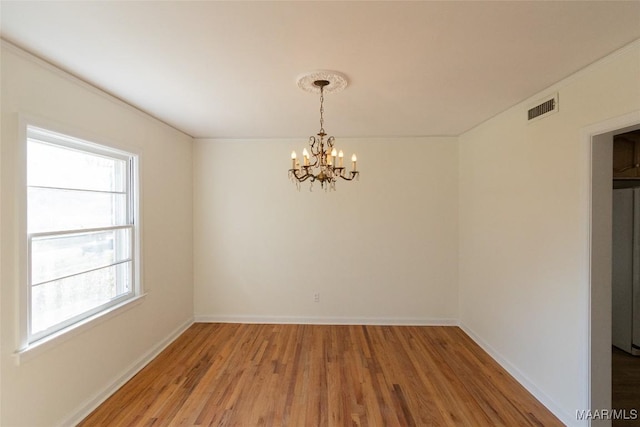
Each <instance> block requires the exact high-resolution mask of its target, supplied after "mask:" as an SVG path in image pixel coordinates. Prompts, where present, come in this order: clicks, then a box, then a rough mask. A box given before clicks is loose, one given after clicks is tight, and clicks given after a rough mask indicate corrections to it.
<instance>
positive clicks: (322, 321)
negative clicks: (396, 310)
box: [195, 315, 458, 326]
mask: <svg viewBox="0 0 640 427" xmlns="http://www.w3.org/2000/svg"><path fill="white" fill-rule="evenodd" d="M195 322H199V323H265V324H299V325H390V326H391V325H393V326H458V320H457V319H446V318H445V319H430V318H414V317H306V316H229V315H214V316H212V315H197V316H195Z"/></svg>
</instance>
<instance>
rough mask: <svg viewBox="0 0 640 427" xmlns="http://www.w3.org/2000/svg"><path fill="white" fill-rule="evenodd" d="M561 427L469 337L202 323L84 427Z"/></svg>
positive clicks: (431, 330)
mask: <svg viewBox="0 0 640 427" xmlns="http://www.w3.org/2000/svg"><path fill="white" fill-rule="evenodd" d="M169 425H170V426H210V425H211V426H294V427H298V426H301V427H304V426H560V425H562V423H561V422H560V421H559V420H558V419H557V418H555V417H554V416H553V415H552V414H551V413H550V412H549V411H548V410H547V409H546V408H545V407H544V406H543V405H542V404H541V403H539V402H538V401H537V400H536V399H535V398H534V397H533V396H531V395H530V394H529V393H528V392H527V391H526V390H525V389H524V388H523V387H522V386H521V385H520V384H519V383H518V382H516V381H515V380H514V379H513V378H512V377H511V376H510V375H509V374H507V372H505V371H504V370H503V369H502V368H501V367H500V366H499V365H498V364H497V363H496V362H495V361H493V359H491V358H490V357H489V356H488V355H487V354H486V353H485V352H484V351H483V350H482V349H480V347H478V346H477V345H476V344H475V343H474V342H473V341H472V340H471V339H470V338H469V337H468V336H467V335H466V334H465V333H464V332H463V331H462V330H461V329H459V328H457V327H411V326H324V325H250V324H215V323H196V324H194V325H192V326H191V327H190V328H189V329H188V330H187V331H186V332H185V333H184V334H182V335H181V336H180V337H179V338H178V339H177V340H176V341H175V342H173V343H172V344H171V345H170V346H169V347H168V348H167V349H165V350H164V351H163V352H162V353H161V354H160V355H159V356H158V357H157V358H156V359H154V360H153V361H152V362H151V363H150V364H149V365H148V366H147V367H145V368H144V369H143V370H142V371H140V372H139V373H138V374H137V375H136V376H135V377H134V378H132V379H131V381H129V382H128V383H127V384H125V385H124V386H123V387H122V388H121V389H120V390H118V391H117V392H116V393H115V394H114V395H113V396H111V397H110V398H109V399H108V400H107V401H106V402H104V403H103V404H102V405H101V406H100V407H98V408H97V409H96V410H95V411H94V412H93V413H91V414H90V415H89V416H88V417H87V418H86V419H85V420H84V421H83V422H82V423H81V424H80V426H83V427H88V426H169Z"/></svg>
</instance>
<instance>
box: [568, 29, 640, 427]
mask: <svg viewBox="0 0 640 427" xmlns="http://www.w3.org/2000/svg"><path fill="white" fill-rule="evenodd" d="M638 44H639V43H638V41H636V42H634V43H631V44H630V45H628V46H627V47H628V48H632V47H635V46H636V45H638ZM625 51H626V49H625ZM620 53H621V52H620ZM639 123H640V110H638V111H632V112H630V113H628V114H624V115H622V116H618V117H613V118H610V119H608V120H605V121H602V122H599V123H595V124H592V125H589V126H586V127H583V128H581V129H580V141H581V144H582V146H583V147H585V148H584V150H583V152H584V153H586V158H584V159H583V165H584V172H583V173H584V176H586V181H587V185H588V187H587V194H586V195H584V196H583V199H584V200H583V206H584V209H585V211H586V212H587V215H588V220H587V229H586V230H585V232H586V235H587V247H586V254H585V257H586V259H587V263H586V271H585V272H584V274H585V276H586V277H587V278H588V279H587V280H588V292H587V299H588V301H587V304H586V307H587V310H586V313H585V314H584V316H585V318H586V323H587V336H586V340H587V349H586V353H587V354H586V355H585V359H586V366H587V372H586V374H587V399H586V402H585V408H589V409H604V408H592V402H591V394H592V387H593V385H592V378H591V372H592V370H593V368H594V367H592V366H591V365H592V360H591V354H592V346H593V342H592V338H593V331H592V329H593V325H592V321H591V320H592V319H591V315H592V303H593V301H592V292H593V289H592V288H593V282H592V275H593V255H592V254H593V236H592V231H593V230H592V228H593V217H592V205H593V139H594V138H595V137H596V136H598V135H602V134H605V133H609V132H614V131H616V130H618V129H624V128H628V127H631V126H636V125H638V124H639ZM585 425H588V426H590V425H592V423H591V420H589V421H587V422H586V423H585Z"/></svg>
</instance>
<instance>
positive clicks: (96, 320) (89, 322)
mask: <svg viewBox="0 0 640 427" xmlns="http://www.w3.org/2000/svg"><path fill="white" fill-rule="evenodd" d="M145 296H146V294H142V295H138V296H135V297H133V298H131V299H128V300H126V301H124V302H123V303H122V304H118V305H116V306H114V307H111V308H109V309H107V310H105V311H102V312H100V313H98V314H96V315H94V316H91V317H89V318H87V319H84V320H82V321H80V322H78V323H76V324H73V325H71V326H69V327H68V328H65V329H62V330H61V331H58V332H56V333H55V334H52V335H50V336H48V337H45V338H42V339H41V340H38V341H36V342H34V343H31V344H29V345H28V346H27V347H25V348H22V349H20V350H17V351H16V352H15V353H13V356H14V358H15V361H16V365H21V364H23V363H26V362H28V361H29V360H31V359H33V358H35V357H37V356H39V355H40V354H42V353H44V352H46V351H48V350H50V349H52V348H54V347H56V346H58V345H60V344H62V343H63V342H65V341H67V340H68V339H70V338H72V337H74V336H76V335H78V334H81V333H83V332H85V331H87V330H89V329H91V328H94V327H95V326H97V325H99V324H100V323H102V322H104V321H105V320H108V319H111V318H113V317H115V316H117V315H119V314H121V313H124V312H125V311H127V310H129V309H131V308H133V307H135V306H137V305H139V304H140V303H142V301H143V300H144V298H145Z"/></svg>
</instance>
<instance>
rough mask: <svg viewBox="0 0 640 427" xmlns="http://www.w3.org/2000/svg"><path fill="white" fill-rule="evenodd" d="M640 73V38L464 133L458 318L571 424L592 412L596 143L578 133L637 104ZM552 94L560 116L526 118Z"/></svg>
mask: <svg viewBox="0 0 640 427" xmlns="http://www.w3.org/2000/svg"><path fill="white" fill-rule="evenodd" d="M638 76H640V44H639V43H635V44H634V45H630V46H629V47H627V48H626V49H624V50H622V51H620V52H618V53H616V54H614V55H612V56H610V57H608V58H606V60H603V61H600V62H599V63H597V64H594V65H593V66H591V67H589V68H588V69H586V70H583V71H582V72H579V73H577V74H576V75H574V76H572V77H570V78H568V79H566V80H565V81H563V82H560V83H559V84H558V85H556V86H555V87H553V88H550V89H549V90H547V91H544V92H541V93H539V94H537V95H535V96H533V97H531V99H530V100H528V101H526V102H524V103H522V104H520V105H517V106H515V107H513V108H511V109H509V110H508V111H506V112H504V113H502V114H500V115H498V116H497V117H494V118H493V119H491V120H489V121H487V122H485V123H483V124H481V125H480V126H478V127H476V128H475V129H472V130H471V131H469V132H466V133H465V134H463V135H462V136H461V137H460V138H459V143H460V148H459V149H460V154H459V168H460V222H459V227H460V230H459V237H460V240H459V242H460V246H459V251H460V265H459V286H460V320H461V322H462V324H463V325H464V327H465V328H466V330H467V331H468V332H469V333H470V334H471V335H473V336H474V337H475V338H476V340H478V341H479V342H480V343H482V344H483V345H484V346H485V348H486V349H488V350H489V351H490V352H491V353H492V354H493V355H494V356H495V357H496V358H497V359H498V360H499V361H501V362H502V363H503V364H504V365H505V366H506V367H508V368H509V369H510V370H511V371H512V372H513V373H514V374H515V375H516V376H517V377H518V379H519V380H520V381H521V382H523V383H524V384H525V385H526V386H528V387H529V389H530V390H531V391H533V392H534V394H536V395H537V396H538V398H540V399H541V400H542V401H543V403H545V404H546V405H547V406H549V407H550V408H551V409H552V410H554V411H555V412H556V414H557V415H559V416H561V417H562V418H563V421H564V422H565V423H568V424H576V421H575V411H576V410H577V409H587V408H588V353H589V348H588V326H589V209H590V204H589V203H590V201H589V195H590V191H591V189H590V180H589V165H590V158H589V150H590V144H588V143H586V142H585V141H584V139H583V138H581V130H582V129H583V128H585V127H586V126H589V125H592V124H594V123H598V122H601V121H604V120H607V119H609V118H612V117H616V116H621V115H624V114H626V113H629V112H631V111H634V110H638V109H640V84H639V80H638ZM554 91H558V92H559V97H560V112H559V113H557V114H554V115H551V116H549V117H547V118H544V119H542V120H539V121H536V122H534V123H530V124H527V122H526V111H527V109H528V107H530V106H531V103H532V102H534V101H535V100H536V99H539V98H540V97H542V96H545V95H548V94H550V93H552V92H554ZM607 368H608V367H603V369H607ZM593 409H598V408H593ZM600 409H603V408H600Z"/></svg>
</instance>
